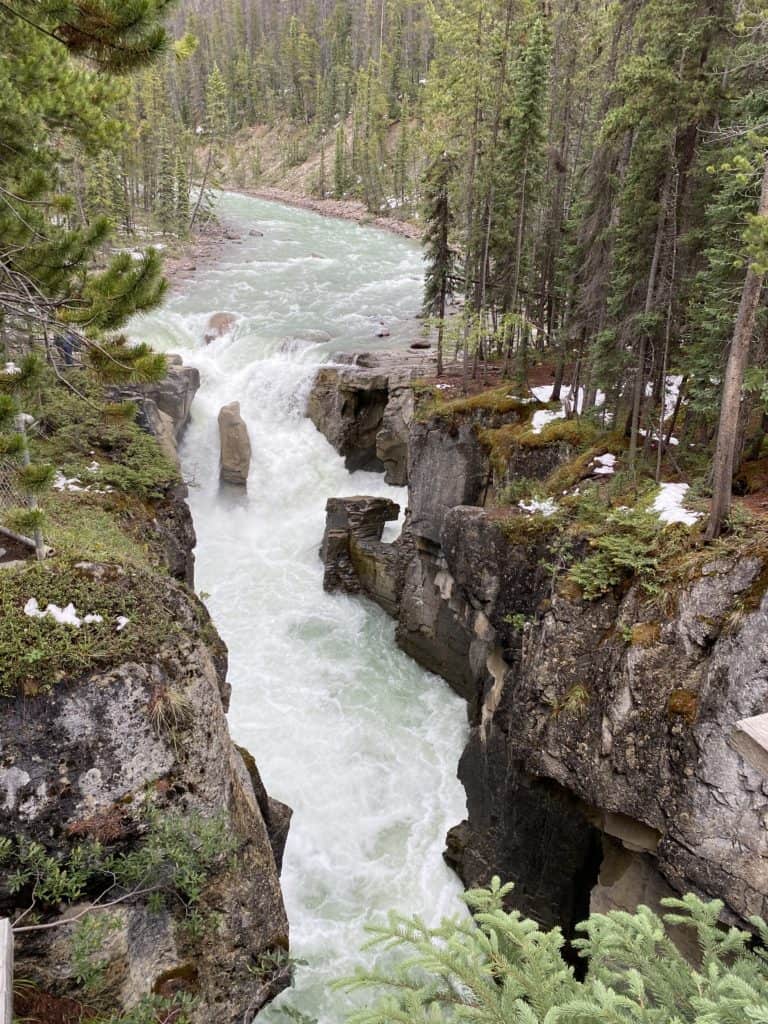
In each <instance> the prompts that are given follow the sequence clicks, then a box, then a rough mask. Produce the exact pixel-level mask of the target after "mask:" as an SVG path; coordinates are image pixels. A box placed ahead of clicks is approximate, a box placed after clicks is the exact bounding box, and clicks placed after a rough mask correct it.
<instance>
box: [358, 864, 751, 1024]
mask: <svg viewBox="0 0 768 1024" xmlns="http://www.w3.org/2000/svg"><path fill="white" fill-rule="evenodd" d="M511 889H512V886H511V885H505V886H502V885H500V883H499V880H498V879H497V878H496V879H494V880H493V882H492V884H491V887H490V888H489V889H475V890H471V891H470V892H467V893H466V894H465V895H464V897H463V898H464V900H465V902H466V903H467V904H468V905H469V907H470V909H471V911H472V915H473V916H472V917H471V918H463V919H461V920H459V919H450V920H445V921H443V923H442V924H441V925H440V926H439V927H437V928H428V927H427V926H426V925H425V924H424V923H423V922H422V921H420V920H418V919H417V918H407V917H403V916H402V915H400V914H394V913H393V914H391V915H390V918H389V922H388V924H386V925H383V926H381V927H372V928H370V931H371V933H372V934H373V939H372V940H371V945H373V944H378V945H383V946H385V947H386V948H388V949H395V950H399V951H405V952H406V953H407V956H406V958H405V959H400V960H399V961H397V962H395V963H394V964H393V962H392V960H388V961H387V963H386V966H384V967H383V968H381V969H379V970H376V971H373V972H364V971H360V972H358V974H357V975H356V976H355V977H354V978H352V979H348V980H347V981H345V982H342V983H341V984H342V985H343V986H344V987H347V988H351V989H362V990H373V991H374V992H375V993H376V1001H375V1002H374V1003H373V1005H371V1006H366V1007H364V1008H362V1009H359V1010H357V1011H355V1012H353V1013H352V1014H351V1016H350V1018H349V1021H350V1024H443V1022H449V1021H473V1022H475V1024H597V1022H598V1021H600V1022H605V1024H622V1022H626V1024H630V1022H631V1024H742V1022H745V1024H746V1022H748V1021H753V1022H755V1024H757V1022H759V1021H766V1020H768V957H766V953H765V951H764V950H762V949H755V950H753V949H752V948H751V942H752V938H753V936H752V935H751V934H750V933H748V932H745V931H740V930H738V929H736V928H729V929H728V930H725V929H723V930H721V929H720V928H718V924H717V922H718V916H719V914H720V911H721V910H722V908H723V904H722V903H720V902H719V901H713V902H711V903H705V902H703V901H702V900H700V899H699V898H698V897H696V896H692V895H688V896H685V897H683V899H665V900H663V901H662V902H663V904H664V906H665V907H667V908H668V909H669V910H670V911H671V912H670V913H667V914H665V915H664V916H663V918H660V917H659V916H657V915H656V914H654V913H653V912H652V911H651V910H649V909H648V907H645V906H640V907H638V909H637V911H636V912H635V913H634V914H629V913H626V912H625V911H611V912H610V913H608V914H593V915H592V916H591V917H590V918H589V920H588V921H586V922H584V923H583V924H581V925H578V926H577V927H578V929H579V931H580V932H581V934H582V936H583V937H581V938H579V939H577V940H575V942H574V945H575V946H576V947H577V949H578V951H579V955H580V956H582V957H584V958H585V959H586V960H587V961H588V963H589V969H588V972H587V975H586V977H585V978H584V980H583V981H580V980H578V979H577V977H576V975H575V972H574V970H573V968H572V967H570V966H568V965H567V964H566V963H565V961H564V960H563V958H562V956H561V950H562V947H563V944H564V940H563V936H562V934H561V932H560V930H559V929H558V928H555V929H553V930H552V931H550V932H545V931H542V930H541V928H540V927H539V925H538V924H537V923H536V922H534V921H531V920H528V919H526V918H524V917H522V916H521V915H520V913H519V912H518V911H516V910H513V911H510V912H507V911H505V910H504V909H503V905H504V899H505V897H507V896H508V895H509V893H510V892H511ZM752 923H753V924H754V925H755V928H756V929H757V930H758V931H759V933H760V936H761V938H762V940H763V942H765V941H766V940H768V928H766V925H765V924H764V922H762V921H761V920H758V919H753V922H752ZM669 926H683V927H686V928H690V929H692V930H693V931H694V932H695V933H696V936H697V938H698V944H699V949H700V954H701V962H700V964H698V965H696V966H694V965H692V964H690V963H689V962H688V961H687V960H686V959H685V958H684V957H683V956H682V954H681V953H680V952H679V951H678V949H677V947H676V946H675V944H674V942H673V941H672V939H671V938H670V936H669V934H668V927H669Z"/></svg>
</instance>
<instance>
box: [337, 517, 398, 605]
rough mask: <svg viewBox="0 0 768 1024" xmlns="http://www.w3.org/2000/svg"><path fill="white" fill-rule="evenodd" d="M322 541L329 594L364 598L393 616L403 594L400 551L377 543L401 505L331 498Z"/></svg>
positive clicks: (395, 546) (394, 518)
mask: <svg viewBox="0 0 768 1024" xmlns="http://www.w3.org/2000/svg"><path fill="white" fill-rule="evenodd" d="M325 511H326V525H325V536H324V537H323V545H322V548H321V552H320V557H321V558H322V559H323V563H324V565H325V578H324V580H323V586H324V587H325V589H326V590H328V591H331V592H332V591H336V590H342V591H344V592H345V593H347V594H365V595H366V596H367V597H370V598H371V599H372V600H374V601H376V603H377V604H380V605H381V607H382V608H384V610H385V611H387V612H389V614H390V615H395V614H397V608H398V604H399V599H400V593H401V591H402V571H401V569H402V566H403V558H402V551H401V549H400V547H399V545H397V544H382V542H381V537H382V534H383V532H384V527H385V525H386V524H387V523H388V522H392V521H393V520H396V519H397V518H398V516H399V515H400V506H399V505H397V504H396V503H395V502H394V501H390V500H389V499H388V498H355V497H353V498H330V499H329V501H328V504H327V505H326V508H325Z"/></svg>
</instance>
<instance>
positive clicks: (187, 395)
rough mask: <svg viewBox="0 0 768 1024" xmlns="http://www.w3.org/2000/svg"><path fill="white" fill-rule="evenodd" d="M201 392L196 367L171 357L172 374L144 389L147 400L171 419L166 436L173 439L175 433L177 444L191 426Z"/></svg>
mask: <svg viewBox="0 0 768 1024" xmlns="http://www.w3.org/2000/svg"><path fill="white" fill-rule="evenodd" d="M177 360H178V361H177ZM199 388H200V371H199V370H197V369H196V368H195V367H194V366H184V365H182V363H181V359H180V357H179V356H169V357H168V373H167V374H166V376H165V377H164V378H163V380H161V381H159V382H158V383H157V384H146V385H144V386H143V387H142V388H141V393H142V395H143V396H144V398H145V399H147V400H148V401H151V402H154V404H155V406H156V407H157V409H158V411H159V413H160V414H161V415H162V416H163V417H167V421H166V422H167V423H168V425H167V427H164V431H163V432H167V434H168V436H169V437H170V435H171V433H172V434H173V438H174V439H175V440H176V441H177V442H178V441H180V440H181V436H182V434H183V433H184V429H185V427H186V426H187V424H188V423H189V414H190V412H191V410H192V401H193V399H194V397H195V395H196V394H197V392H198V390H199ZM158 436H160V435H158Z"/></svg>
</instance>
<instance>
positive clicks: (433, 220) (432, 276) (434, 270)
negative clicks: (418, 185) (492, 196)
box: [423, 154, 456, 377]
mask: <svg viewBox="0 0 768 1024" xmlns="http://www.w3.org/2000/svg"><path fill="white" fill-rule="evenodd" d="M453 170H454V168H453V164H452V162H451V160H450V159H449V157H448V156H447V154H443V156H441V157H438V158H437V159H435V160H434V161H433V162H432V164H431V165H430V167H429V169H428V171H427V173H426V174H425V176H424V224H425V229H424V237H423V243H424V262H425V263H426V272H425V275H424V303H423V311H424V315H425V316H427V317H436V318H437V375H438V377H439V376H441V375H442V372H443V337H444V334H445V305H446V299H447V297H448V295H449V294H450V292H451V291H452V288H453V279H454V276H455V273H456V259H455V256H454V252H453V249H452V248H451V241H450V239H451V229H452V226H453V213H452V210H451V200H450V194H449V186H450V181H451V176H452V174H453Z"/></svg>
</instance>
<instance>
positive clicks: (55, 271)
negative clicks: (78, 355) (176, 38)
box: [0, 0, 168, 331]
mask: <svg viewBox="0 0 768 1024" xmlns="http://www.w3.org/2000/svg"><path fill="white" fill-rule="evenodd" d="M167 6H168V5H167V3H166V2H165V0H154V2H153V0H146V2H143V3H142V4H140V5H137V4H127V5H126V4H124V3H122V2H119V0H101V2H100V3H99V4H98V12H96V11H94V9H93V8H92V5H72V6H71V7H67V8H66V11H65V12H64V15H62V8H61V4H59V3H54V2H52V0H40V2H35V3H32V2H27V0H18V2H16V3H15V4H14V5H13V6H10V5H4V6H3V7H2V8H0V26H1V27H2V30H3V32H2V40H0V53H1V54H2V58H3V59H2V60H0V94H1V95H2V96H3V98H4V99H3V103H2V104H0V137H2V138H4V139H10V138H13V140H14V144H13V146H12V147H10V146H4V147H0V183H1V184H2V187H3V197H4V198H3V203H2V204H0V240H1V241H2V246H1V249H2V253H3V255H2V257H0V304H1V305H2V307H3V311H4V314H5V316H6V317H11V318H16V319H17V322H18V323H20V324H27V325H30V324H31V325H33V327H35V328H36V329H39V328H40V326H41V325H42V324H47V325H54V324H55V323H56V322H57V321H58V320H60V319H68V320H70V321H72V322H79V323H81V324H87V325H88V328H89V330H93V331H99V330H102V329H104V328H105V326H106V325H107V324H110V323H112V322H114V320H115V316H116V312H117V309H118V308H119V311H120V314H121V316H122V317H123V319H124V318H125V317H126V316H128V315H130V314H131V313H132V312H134V311H136V310H140V309H148V308H150V307H151V306H153V305H155V304H156V303H157V302H158V301H159V299H160V297H161V296H162V294H163V284H162V278H161V272H160V265H159V262H158V261H157V259H156V258H154V257H152V255H151V254H148V255H147V256H146V257H145V258H144V259H143V260H142V261H139V262H138V263H137V262H136V261H129V262H128V263H126V261H125V260H122V259H119V258H118V259H117V260H115V261H113V262H112V264H111V265H110V267H109V269H108V270H107V271H103V272H98V273H97V272H93V271H92V269H91V268H92V266H93V264H94V262H95V260H96V257H97V254H98V252H99V249H100V248H101V246H102V245H103V243H104V242H105V241H106V239H107V237H108V235H109V231H110V223H109V220H108V218H106V217H103V216H94V217H92V218H90V220H89V223H87V224H85V225H82V226H76V222H75V221H73V220H72V219H71V218H70V217H69V216H67V215H68V214H69V212H70V211H71V210H72V208H73V206H74V205H75V197H74V196H73V195H72V193H70V194H69V195H67V194H66V192H65V191H64V192H62V190H61V188H60V185H61V182H60V180H59V176H58V174H57V171H56V168H57V162H58V160H59V157H60V154H61V152H62V147H72V148H82V149H83V150H87V151H89V152H93V153H98V152H99V151H100V150H103V149H104V147H105V144H106V143H107V142H108V141H109V140H110V139H113V138H115V137H119V136H120V132H121V129H122V126H121V125H120V124H119V123H118V122H117V121H116V120H115V118H114V109H115V107H116V105H117V103H118V102H119V99H120V97H121V96H122V95H123V88H122V86H121V85H120V84H119V83H116V82H115V81H113V80H112V78H111V77H110V76H109V74H108V72H109V71H110V70H114V71H121V72H123V71H127V70H130V69H131V68H133V67H137V66H139V67H140V66H143V65H144V64H146V63H147V62H148V61H149V60H151V59H153V57H155V56H156V54H157V53H158V52H160V50H162V48H163V46H164V45H165V43H166V35H165V31H164V29H163V27H162V25H161V24H160V21H159V18H160V16H161V15H162V14H164V13H165V10H166V8H167ZM56 35H58V37H59V38H54V37H55V36H56ZM73 55H77V56H78V57H83V58H88V59H90V60H92V61H93V62H94V64H95V66H96V67H98V68H99V69H100V70H98V71H95V70H92V69H91V68H90V67H89V66H88V64H87V63H86V62H84V61H79V60H78V61H75V60H73ZM115 299H116V300H117V301H116V302H115V304H114V308H113V311H112V312H111V313H108V311H107V308H108V306H109V305H110V304H111V303H113V301H114V300H115ZM121 322H122V321H121Z"/></svg>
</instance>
